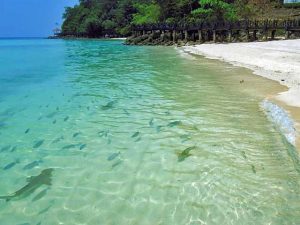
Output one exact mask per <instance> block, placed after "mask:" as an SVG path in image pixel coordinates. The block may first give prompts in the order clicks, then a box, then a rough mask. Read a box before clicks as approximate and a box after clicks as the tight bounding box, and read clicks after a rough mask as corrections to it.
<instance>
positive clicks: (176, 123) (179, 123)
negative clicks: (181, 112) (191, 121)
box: [167, 121, 182, 127]
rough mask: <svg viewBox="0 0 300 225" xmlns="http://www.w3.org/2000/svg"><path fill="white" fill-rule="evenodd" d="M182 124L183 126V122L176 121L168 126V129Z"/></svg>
mask: <svg viewBox="0 0 300 225" xmlns="http://www.w3.org/2000/svg"><path fill="white" fill-rule="evenodd" d="M181 124H182V122H181V121H174V122H171V123H169V124H168V125H167V126H168V127H176V126H179V125H181Z"/></svg>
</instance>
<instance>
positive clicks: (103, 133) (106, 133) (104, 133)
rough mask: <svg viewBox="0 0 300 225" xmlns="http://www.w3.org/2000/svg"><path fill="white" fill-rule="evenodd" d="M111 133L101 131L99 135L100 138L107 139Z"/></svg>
mask: <svg viewBox="0 0 300 225" xmlns="http://www.w3.org/2000/svg"><path fill="white" fill-rule="evenodd" d="M108 133H109V131H108V130H104V131H100V132H98V135H99V136H100V137H107V136H108Z"/></svg>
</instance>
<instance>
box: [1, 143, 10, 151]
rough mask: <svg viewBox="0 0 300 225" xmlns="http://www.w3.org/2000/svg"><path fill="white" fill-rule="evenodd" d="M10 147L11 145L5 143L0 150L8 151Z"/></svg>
mask: <svg viewBox="0 0 300 225" xmlns="http://www.w3.org/2000/svg"><path fill="white" fill-rule="evenodd" d="M10 148H11V145H6V146H4V147H2V148H1V150H0V152H5V151H8V150H9V149H10Z"/></svg>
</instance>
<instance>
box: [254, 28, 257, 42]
mask: <svg viewBox="0 0 300 225" xmlns="http://www.w3.org/2000/svg"><path fill="white" fill-rule="evenodd" d="M253 39H254V41H255V40H257V30H254V31H253Z"/></svg>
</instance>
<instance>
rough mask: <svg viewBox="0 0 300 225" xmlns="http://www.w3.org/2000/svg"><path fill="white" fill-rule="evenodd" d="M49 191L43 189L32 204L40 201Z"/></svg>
mask: <svg viewBox="0 0 300 225" xmlns="http://www.w3.org/2000/svg"><path fill="white" fill-rule="evenodd" d="M48 190H49V189H48V188H45V189H44V190H42V191H41V192H40V193H38V194H37V195H36V196H35V197H34V198H33V199H32V200H31V201H32V202H35V201H37V200H40V199H41V198H42V197H44V196H45V195H46V194H47V191H48Z"/></svg>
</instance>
